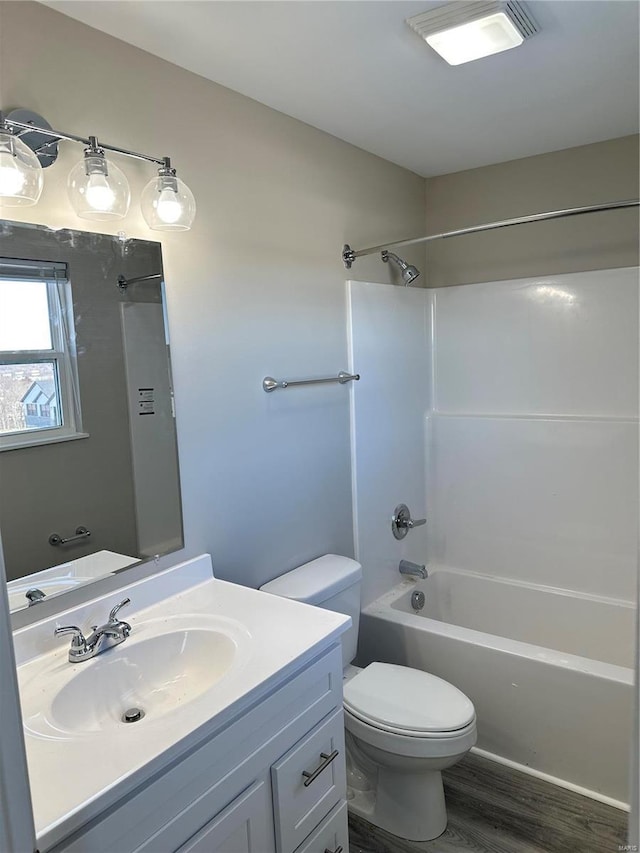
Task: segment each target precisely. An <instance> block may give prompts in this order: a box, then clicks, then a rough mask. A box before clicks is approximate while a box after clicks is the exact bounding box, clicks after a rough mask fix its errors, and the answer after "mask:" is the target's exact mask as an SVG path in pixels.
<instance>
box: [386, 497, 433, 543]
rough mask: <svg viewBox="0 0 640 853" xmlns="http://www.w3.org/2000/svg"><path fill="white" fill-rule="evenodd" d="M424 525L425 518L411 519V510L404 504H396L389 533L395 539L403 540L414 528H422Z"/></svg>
mask: <svg viewBox="0 0 640 853" xmlns="http://www.w3.org/2000/svg"><path fill="white" fill-rule="evenodd" d="M426 523H427V519H426V518H411V510H410V509H409V507H408V506H407V505H406V504H398V506H397V507H396V508H395V509H394V511H393V517H392V519H391V532H392V533H393V535H394V536H395V538H396V539H404V537H405V536H406V535H407V533H408V532H409V531H410V530H413V528H414V527H422V525H423V524H426Z"/></svg>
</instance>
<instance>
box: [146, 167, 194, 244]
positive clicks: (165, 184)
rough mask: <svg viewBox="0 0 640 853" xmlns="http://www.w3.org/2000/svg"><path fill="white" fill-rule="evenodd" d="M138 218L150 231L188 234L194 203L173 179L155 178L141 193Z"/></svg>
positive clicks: (190, 196) (191, 196)
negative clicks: (140, 217)
mask: <svg viewBox="0 0 640 853" xmlns="http://www.w3.org/2000/svg"><path fill="white" fill-rule="evenodd" d="M140 207H141V209H142V215H143V216H144V218H145V221H146V223H147V225H148V226H149V228H151V229H152V230H153V231H188V230H189V228H191V225H192V223H193V220H194V219H195V215H196V200H195V198H194V197H193V193H192V192H191V190H190V189H189V187H188V186H187V185H186V184H185V182H184V181H181V180H180V178H177V177H176V176H175V175H158V176H157V177H155V178H152V179H151V180H150V181H149V183H148V184H147V185H146V187H145V188H144V189H143V190H142V196H141V197H140Z"/></svg>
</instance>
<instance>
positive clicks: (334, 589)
mask: <svg viewBox="0 0 640 853" xmlns="http://www.w3.org/2000/svg"><path fill="white" fill-rule="evenodd" d="M361 583H362V567H361V566H360V564H359V563H357V562H356V561H355V560H351V559H349V558H348V557H340V556H338V555H336V554H325V555H324V556H323V557H319V558H318V559H317V560H312V561H311V562H310V563H305V564H304V565H303V566H300V567H299V568H297V569H293V570H292V571H290V572H287V573H286V574H284V575H281V576H280V577H279V578H276V579H275V580H272V581H270V582H269V583H267V584H265V585H264V586H262V587H261V589H262V590H263V591H264V592H269V593H272V594H273V595H279V596H283V597H285V598H291V599H295V600H296V601H302V602H304V603H305V604H313V605H316V606H318V607H324V608H325V609H327V610H333V611H335V612H338V613H344V614H346V615H348V616H351V619H352V622H353V625H352V627H351V628H350V629H349V630H348V631H347V632H346V633H345V634H343V637H342V664H343V672H344V684H343V686H344V722H345V729H346V733H347V775H348V782H349V809H350V810H351V811H352V812H354V813H355V814H358V815H360V816H361V817H363V818H364V819H365V820H368V821H369V822H370V823H372V824H374V825H375V826H379V827H380V828H381V829H385V830H387V831H388V832H391V833H393V834H394V835H397V836H399V837H401V838H406V839H408V840H410V841H429V840H431V839H433V838H437V837H438V836H439V835H441V834H442V833H443V832H444V830H445V828H446V825H447V812H446V807H445V801H444V791H443V787H442V774H441V771H442V770H444V769H445V768H447V767H451V766H452V765H453V764H455V763H456V762H458V761H460V759H461V758H463V757H464V756H465V755H466V753H467V752H468V751H469V750H470V749H471V747H472V746H473V745H474V744H475V742H476V715H475V710H474V707H473V704H472V703H471V701H470V700H469V699H468V698H467V697H466V696H465V695H464V693H462V692H461V691H460V690H458V689H457V688H456V687H454V686H453V685H452V684H449V683H448V682H447V681H444V680H443V679H442V678H437V677H436V676H435V675H430V674H429V673H427V672H422V671H421V670H417V669H412V668H411V667H406V666H397V665H395V664H388V663H370V664H369V666H367V667H365V668H364V669H359V668H358V667H355V666H352V661H353V659H354V658H355V656H356V650H357V644H358V628H359V623H360V588H361Z"/></svg>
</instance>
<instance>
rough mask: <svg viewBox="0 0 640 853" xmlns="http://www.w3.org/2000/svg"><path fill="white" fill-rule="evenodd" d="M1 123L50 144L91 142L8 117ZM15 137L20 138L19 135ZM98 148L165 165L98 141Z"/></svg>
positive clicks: (134, 152)
mask: <svg viewBox="0 0 640 853" xmlns="http://www.w3.org/2000/svg"><path fill="white" fill-rule="evenodd" d="M2 123H3V124H4V126H5V127H8V128H17V129H20V130H22V131H23V132H32V131H37V132H38V133H42V134H43V135H44V136H51V137H52V142H57V141H59V140H60V139H66V140H68V141H69V142H79V143H80V144H81V145H87V146H89V145H90V144H91V140H90V139H89V138H85V137H84V136H76V135H75V134H74V133H63V132H62V131H60V130H53V129H52V128H46V127H40V126H38V125H36V124H32V123H31V122H29V123H27V122H24V121H16V120H15V119H12V118H9V117H8V116H3V120H2ZM17 135H18V136H20V135H21V134H17ZM42 147H43V148H46V147H47V145H46V144H45V145H43V146H42ZM100 147H101V148H103V149H104V150H105V151H114V152H116V153H117V154H124V155H125V157H133V158H134V159H136V160H146V161H147V162H148V163H157V164H158V165H159V166H164V164H165V159H166V158H165V157H152V156H151V155H149V154H140V153H139V152H137V151H129V150H128V149H127V148H120V147H119V146H117V145H108V144H107V143H106V142H102V140H100ZM36 153H37V152H36Z"/></svg>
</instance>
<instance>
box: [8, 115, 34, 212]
mask: <svg viewBox="0 0 640 853" xmlns="http://www.w3.org/2000/svg"><path fill="white" fill-rule="evenodd" d="M42 185H43V180H42V165H41V164H40V161H39V160H38V158H37V157H36V155H35V154H34V153H33V151H32V150H31V148H29V146H28V145H26V144H25V143H24V142H23V141H22V140H21V139H20V138H19V137H18V136H16V135H15V134H14V133H13V132H12V130H11V128H9V127H7V126H6V125H5V124H4V122H3V121H2V114H1V113H0V199H1V200H2V203H3V204H6V205H7V206H9V207H27V206H29V205H32V204H37V202H38V199H39V198H40V194H41V193H42Z"/></svg>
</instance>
